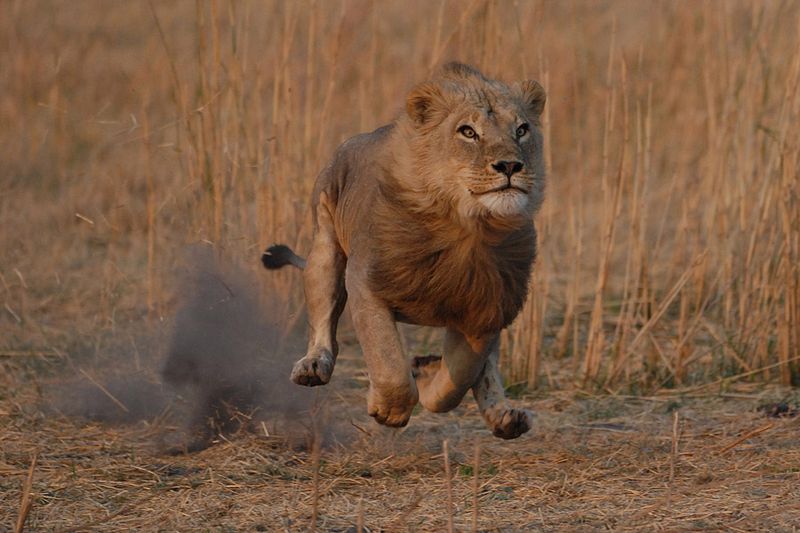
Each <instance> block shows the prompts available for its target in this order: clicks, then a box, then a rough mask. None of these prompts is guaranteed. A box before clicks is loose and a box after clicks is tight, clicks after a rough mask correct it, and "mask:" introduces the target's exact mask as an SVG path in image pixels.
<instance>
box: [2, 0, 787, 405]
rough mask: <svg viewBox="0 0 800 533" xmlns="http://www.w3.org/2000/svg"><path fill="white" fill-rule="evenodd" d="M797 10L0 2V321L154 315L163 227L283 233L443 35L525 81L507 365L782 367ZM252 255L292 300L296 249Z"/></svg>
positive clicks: (629, 4) (239, 241) (164, 246)
mask: <svg viewBox="0 0 800 533" xmlns="http://www.w3.org/2000/svg"><path fill="white" fill-rule="evenodd" d="M799 24H800V10H799V8H798V5H797V4H796V3H793V2H780V1H765V2H738V1H726V2H696V1H688V0H687V1H669V2H638V1H624V2H538V1H533V2H523V1H514V2H511V1H508V2H500V1H493V0H470V1H463V2H462V1H455V0H449V1H444V0H443V1H437V2H427V1H422V0H414V1H404V2H371V1H367V0H350V1H346V2H327V1H325V2H322V1H320V0H307V1H302V2H284V1H281V0H275V1H272V2H255V1H247V0H238V1H237V0H234V1H224V0H208V1H205V0H203V1H200V0H198V1H197V2H194V3H191V2H188V1H183V2H169V3H167V2H157V1H153V2H126V3H113V4H109V3H108V2H102V1H100V0H94V1H80V2H70V3H66V2H55V3H54V2H46V1H41V2H37V1H33V0H31V1H24V2H23V1H8V2H3V3H2V4H0V43H1V44H0V65H2V69H0V124H2V126H3V127H2V130H1V131H0V162H1V163H2V165H0V180H1V181H0V195H2V196H1V197H0V228H2V229H0V239H1V240H2V250H3V254H2V263H0V275H2V277H1V278H0V282H2V284H1V285H2V288H0V291H1V292H2V299H3V306H4V309H1V310H0V331H2V344H3V346H4V347H6V348H8V349H12V348H13V349H18V348H20V347H22V348H26V349H27V348H30V349H54V350H64V349H69V348H70V346H72V345H73V344H74V343H76V342H79V341H77V340H76V339H78V338H80V339H83V340H82V341H80V342H84V343H88V344H91V343H92V342H96V345H99V344H100V343H101V340H102V338H104V336H105V335H107V334H108V333H109V332H116V331H118V330H121V329H124V327H127V328H130V327H136V324H138V323H140V321H141V320H142V319H143V317H145V316H149V317H150V319H151V320H154V319H155V320H157V319H158V318H159V317H164V316H166V315H167V314H168V313H169V311H170V309H171V291H170V289H169V287H170V284H169V280H170V274H169V273H170V271H171V269H172V268H174V265H175V263H176V261H177V258H178V256H179V251H180V249H181V247H182V246H183V245H184V244H185V243H188V242H205V243H208V245H212V246H214V247H215V249H217V250H218V251H219V253H220V254H224V255H227V256H232V257H236V258H241V259H246V260H247V261H254V260H255V259H256V258H257V257H258V254H259V252H260V250H261V249H262V247H263V246H264V245H265V244H268V243H271V242H275V241H284V242H289V243H292V244H294V245H295V246H296V247H297V248H298V249H299V250H301V251H302V250H304V249H306V248H307V243H308V240H309V237H310V220H309V212H308V198H309V193H310V190H311V187H312V185H313V181H314V177H315V175H316V173H317V171H318V170H319V169H320V167H321V166H322V165H323V164H324V163H325V161H326V159H327V158H328V157H329V156H330V155H331V153H332V151H333V149H334V148H335V147H336V146H337V145H338V144H339V143H340V142H341V141H343V140H344V139H346V138H347V137H348V136H351V135H353V134H356V133H358V132H360V131H364V130H369V129H372V128H375V127H377V126H380V125H382V124H384V123H386V122H388V121H390V120H391V119H392V117H394V116H396V115H397V114H398V113H400V112H402V109H403V98H404V94H405V93H406V92H407V91H408V89H409V88H410V87H411V86H412V85H413V84H414V83H415V82H417V81H419V80H421V79H424V78H425V77H426V76H427V75H428V74H429V73H430V72H431V70H432V69H433V68H435V66H436V65H438V64H440V63H441V62H443V61H444V60H447V59H459V60H462V61H465V62H469V63H473V64H475V65H476V66H478V67H479V68H481V69H482V70H484V71H485V72H486V73H487V74H489V75H491V76H496V77H500V78H503V79H506V80H509V81H513V80H516V79H519V78H536V79H538V80H539V81H541V82H542V83H543V84H544V86H545V87H546V88H547V90H548V93H549V101H548V106H547V108H546V114H545V116H544V123H543V127H544V133H545V138H546V151H547V153H546V156H547V161H548V169H549V184H548V198H547V201H546V203H545V205H544V208H543V210H542V212H541V213H540V214H539V215H538V218H537V223H538V227H539V229H540V245H541V246H540V257H539V260H538V264H537V268H536V271H535V275H534V283H533V286H532V290H531V298H530V300H529V303H528V305H527V306H526V307H525V309H524V311H523V312H522V314H521V315H520V317H519V319H518V320H517V322H516V323H515V324H514V325H513V327H511V328H510V329H509V331H508V332H507V333H506V334H505V335H504V337H503V367H504V371H505V373H506V376H507V378H508V380H509V382H510V383H525V384H527V385H528V386H530V387H535V386H538V385H541V384H547V385H548V386H554V387H571V386H579V387H590V388H594V387H600V388H603V389H606V390H610V391H622V390H625V391H632V392H647V391H652V390H655V389H658V388H661V387H684V386H692V385H697V384H704V383H709V382H711V383H717V382H719V383H721V384H724V383H725V380H726V379H733V378H736V379H740V378H745V379H753V380H764V381H779V382H781V383H784V384H790V383H795V384H796V383H797V382H798V380H799V379H800V372H799V371H798V368H800V367H799V366H798V357H800V272H799V271H798V265H799V264H800V242H798V235H799V234H800V232H799V231H798V229H799V228H800V196H799V195H800V185H798V184H799V183H800V179H799V177H798V172H799V171H800V170H799V169H800V166H798V159H799V158H800V135H799V134H798V128H797V126H796V125H797V124H798V123H799V122H800V88H799V87H798V82H799V81H800V36H799V35H800V32H798V29H799V28H800V25H799ZM254 268H255V267H254ZM262 279H264V283H265V284H269V283H274V285H275V287H277V289H278V290H279V291H280V293H281V294H283V295H285V296H286V297H287V299H288V301H289V302H290V305H292V306H293V309H294V310H295V316H297V317H298V319H297V320H301V319H302V315H301V314H300V312H299V310H300V308H301V305H302V302H301V298H300V296H301V292H300V287H299V278H298V276H297V275H296V274H293V273H290V272H281V273H278V274H277V275H275V276H262ZM87 339H88V340H87ZM92 339H95V341H92ZM96 351H97V352H99V350H96Z"/></svg>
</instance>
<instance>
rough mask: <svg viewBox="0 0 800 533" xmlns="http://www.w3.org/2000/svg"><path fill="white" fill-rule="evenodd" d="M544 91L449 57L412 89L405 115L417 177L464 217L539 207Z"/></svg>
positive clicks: (422, 187) (510, 214)
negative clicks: (487, 73)
mask: <svg viewBox="0 0 800 533" xmlns="http://www.w3.org/2000/svg"><path fill="white" fill-rule="evenodd" d="M545 99H546V97H545V92H544V89H543V88H542V86H541V85H539V83H537V82H535V81H523V82H519V83H515V84H513V85H507V84H505V83H502V82H499V81H496V80H491V79H488V78H486V77H485V76H484V75H483V74H481V73H480V72H478V71H477V70H475V69H473V68H472V67H469V66H466V65H463V64H460V63H450V64H447V65H445V66H444V67H443V68H442V69H441V71H440V72H439V73H438V75H436V76H435V77H434V78H433V79H432V80H430V81H427V82H424V83H421V84H420V85H417V86H416V87H415V88H414V89H413V90H412V91H411V93H410V94H409V95H408V98H407V101H406V116H404V117H403V118H401V120H400V121H399V122H400V125H401V130H402V136H403V138H405V139H406V140H407V143H408V144H407V146H408V149H409V151H410V152H411V153H410V154H409V156H410V157H408V158H405V159H406V161H409V164H410V165H411V166H412V168H409V169H408V170H409V172H408V173H404V174H405V175H406V176H412V178H411V179H412V180H416V183H413V184H411V186H412V188H413V189H414V190H416V191H418V192H423V191H424V192H425V193H426V194H428V195H431V197H432V198H436V199H437V200H438V201H440V202H448V203H450V204H451V207H452V208H453V209H454V211H455V212H457V213H458V214H459V215H460V216H461V217H462V218H464V219H473V218H476V217H483V218H486V217H488V218H494V219H508V218H516V217H520V216H528V215H530V214H532V213H535V212H536V210H538V208H539V206H540V205H541V203H542V200H543V193H544V162H543V157H542V144H543V142H542V133H541V129H540V128H541V124H540V116H541V114H542V110H543V109H544V104H545Z"/></svg>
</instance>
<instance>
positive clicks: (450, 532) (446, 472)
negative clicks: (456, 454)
mask: <svg viewBox="0 0 800 533" xmlns="http://www.w3.org/2000/svg"><path fill="white" fill-rule="evenodd" d="M442 452H443V454H444V475H445V477H446V478H447V533H453V479H452V478H451V477H450V454H449V453H448V445H447V439H445V440H444V441H443V442H442Z"/></svg>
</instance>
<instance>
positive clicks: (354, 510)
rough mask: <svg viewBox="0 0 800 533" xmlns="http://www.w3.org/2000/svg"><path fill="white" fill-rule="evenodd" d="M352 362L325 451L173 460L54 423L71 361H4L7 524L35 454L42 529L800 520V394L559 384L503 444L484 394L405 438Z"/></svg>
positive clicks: (121, 431) (233, 443)
mask: <svg viewBox="0 0 800 533" xmlns="http://www.w3.org/2000/svg"><path fill="white" fill-rule="evenodd" d="M346 352H347V353H349V354H351V355H345V356H343V358H342V359H341V360H340V363H339V366H338V367H337V374H336V376H335V380H338V382H339V387H338V388H337V392H336V393H335V394H334V395H332V398H331V399H330V400H329V402H330V406H329V407H330V411H332V412H333V415H331V418H330V420H329V422H328V428H327V430H326V433H328V434H329V437H328V438H327V442H326V444H325V445H324V446H323V447H322V449H321V451H320V452H319V454H318V455H317V454H316V453H314V451H313V450H314V446H311V448H309V447H308V446H307V445H305V444H304V443H302V442H301V443H300V444H299V445H298V444H297V441H296V439H295V444H294V445H293V446H289V445H287V439H286V438H285V437H286V436H285V435H281V434H280V433H279V432H278V434H275V433H269V436H268V435H267V433H266V432H265V431H266V430H265V427H266V426H257V427H256V428H255V430H254V431H251V432H246V433H240V434H238V435H235V436H232V437H230V438H227V439H220V440H219V441H218V442H217V443H216V444H215V445H213V446H211V447H210V448H208V449H206V450H204V451H201V452H198V453H194V454H189V455H177V456H174V455H169V454H166V453H164V448H163V438H162V437H163V435H164V434H165V433H169V432H170V431H173V430H174V427H172V426H170V422H167V421H165V420H164V419H163V418H162V419H158V418H156V419H151V420H147V421H142V422H139V423H135V424H129V425H103V424H99V423H96V422H88V421H81V420H76V419H71V418H67V417H64V416H45V414H44V413H45V411H44V410H43V409H42V406H41V401H40V399H41V394H42V391H41V388H42V386H43V385H42V383H41V382H40V380H39V379H38V378H37V373H42V370H41V369H42V368H45V369H46V367H47V365H49V364H55V363H49V362H48V361H47V360H44V359H42V358H41V357H19V356H17V357H6V358H4V360H3V361H2V364H3V367H4V372H3V375H4V377H3V378H2V380H3V390H4V392H3V393H2V395H1V396H2V400H0V416H2V418H0V420H2V427H3V429H2V432H0V531H13V530H14V526H15V523H16V521H17V520H18V517H19V514H20V508H21V494H22V493H23V492H25V490H24V487H25V484H26V480H27V479H28V477H29V475H30V472H31V471H30V466H31V460H32V458H33V457H34V456H35V457H36V464H35V467H34V469H33V471H32V478H31V485H30V487H31V488H30V498H29V499H28V505H29V508H30V510H29V514H28V516H27V522H26V526H25V530H26V531H126V530H137V531H308V530H312V529H313V527H312V518H313V516H314V515H315V514H316V530H318V531H358V530H359V528H360V527H361V528H363V529H362V530H363V531H445V530H447V528H448V527H449V526H448V522H449V520H452V528H453V530H456V531H473V530H475V529H477V530H479V531H594V530H614V531H654V530H658V531H661V530H664V531H693V530H694V531H700V530H720V531H773V532H774V531H787V532H788V531H797V529H798V525H799V524H800V438H798V437H799V436H800V431H799V430H800V417H797V416H794V415H796V414H797V411H796V408H797V401H798V394H797V391H794V392H792V391H789V390H786V389H778V388H764V387H762V386H755V385H747V384H741V385H739V386H736V387H732V386H731V387H725V388H722V389H721V388H719V387H716V388H715V389H714V390H710V389H705V390H699V391H696V392H694V393H692V394H688V393H687V394H684V395H679V394H674V393H673V394H671V395H664V396H653V397H638V398H634V397H620V396H595V397H592V396H587V395H582V394H579V395H576V394H575V393H566V392H558V391H543V392H541V393H538V394H535V395H528V396H525V397H522V398H517V399H515V400H514V401H515V402H517V403H518V404H521V405H525V406H527V407H529V408H531V409H532V410H534V411H535V413H536V424H535V428H534V430H533V431H532V432H531V433H529V434H527V435H524V436H523V437H522V438H520V439H517V440H512V441H501V440H498V439H495V438H493V437H492V436H491V435H490V433H489V432H488V431H487V430H486V429H485V428H484V426H483V423H482V421H481V419H480V416H479V415H478V413H477V411H476V407H475V404H474V401H473V400H472V399H471V398H468V399H467V400H465V402H464V404H463V405H462V406H461V407H459V408H458V409H457V410H456V411H454V412H452V413H448V414H444V415H435V414H430V413H424V412H420V413H418V414H416V415H415V416H414V417H413V418H412V421H411V423H410V424H409V426H408V427H406V428H404V429H401V430H390V429H386V428H382V427H379V426H378V425H377V424H375V423H373V422H372V421H371V420H370V419H369V418H368V417H367V416H366V414H365V409H364V388H363V387H364V375H363V374H364V369H363V363H362V362H361V361H360V358H359V357H357V356H356V355H354V354H352V352H353V350H352V347H351V348H350V350H347V351H346ZM34 359H35V360H34ZM765 409H766V410H765ZM781 410H788V412H786V413H784V414H783V416H778V417H775V416H770V415H771V414H775V411H781ZM676 413H677V415H676ZM676 416H677V418H676ZM676 420H677V425H675V422H676ZM262 429H263V430H262ZM445 440H447V447H448V453H447V457H448V459H449V470H450V474H451V480H452V481H451V483H450V485H449V487H448V482H447V473H446V470H445V459H444V454H443V441H445ZM476 450H477V454H478V465H477V468H476V463H475V455H476ZM476 473H477V476H476ZM448 490H450V491H451V492H452V503H451V504H448ZM476 503H477V507H476Z"/></svg>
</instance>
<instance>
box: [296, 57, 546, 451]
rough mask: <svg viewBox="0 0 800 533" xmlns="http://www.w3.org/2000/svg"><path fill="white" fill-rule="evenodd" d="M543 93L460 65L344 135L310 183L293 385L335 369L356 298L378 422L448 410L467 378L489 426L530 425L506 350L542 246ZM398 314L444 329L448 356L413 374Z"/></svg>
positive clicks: (508, 431) (502, 432) (511, 433)
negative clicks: (517, 404) (374, 121)
mask: <svg viewBox="0 0 800 533" xmlns="http://www.w3.org/2000/svg"><path fill="white" fill-rule="evenodd" d="M544 102H545V94H544V91H543V90H542V88H541V86H540V85H539V84H538V83H536V82H533V81H526V82H521V83H518V84H514V85H506V84H504V83H501V82H498V81H495V80H490V79H488V78H486V77H484V76H483V75H482V74H481V73H480V72H478V71H477V70H475V69H473V68H472V67H468V66H466V65H462V64H458V63H452V64H449V65H446V66H445V67H444V68H443V69H441V70H440V72H439V73H438V75H437V76H435V77H434V78H433V79H431V80H430V81H428V82H424V83H422V84H420V85H418V86H417V87H415V88H414V89H413V90H412V91H411V93H410V94H409V96H408V98H407V101H406V114H405V115H403V116H401V117H399V118H398V119H397V120H396V121H395V122H393V123H392V124H390V125H388V126H384V127H382V128H380V129H378V130H375V131H374V132H372V133H369V134H363V135H359V136H356V137H353V138H352V139H350V140H348V141H347V142H345V143H344V144H343V145H342V146H341V147H339V149H338V150H337V151H336V154H335V155H334V158H333V160H332V161H331V163H330V164H329V165H328V166H327V167H326V168H325V169H324V170H323V171H322V172H321V173H320V175H319V177H318V178H317V182H316V185H315V189H314V193H313V210H314V224H315V234H314V240H313V243H312V247H311V251H310V254H309V257H308V262H307V266H306V269H305V271H304V281H305V294H306V302H307V305H308V311H309V323H310V327H311V334H310V336H309V345H308V352H307V353H306V355H305V357H303V358H302V359H301V360H299V361H298V362H297V364H296V365H295V368H294V370H293V372H292V379H293V380H294V381H295V382H296V383H299V384H303V385H320V384H325V383H327V382H328V380H329V379H330V377H331V373H332V372H333V367H334V365H335V361H336V355H337V351H338V347H337V344H336V324H337V321H338V318H339V315H340V313H341V311H342V309H343V307H344V303H345V301H346V300H347V299H348V297H349V298H350V300H351V304H352V305H351V312H352V315H353V322H354V325H355V328H356V334H357V336H358V338H359V342H360V343H361V345H362V348H363V351H364V356H365V358H366V360H367V367H368V370H369V374H370V391H369V394H368V411H369V413H370V415H372V416H374V417H375V419H376V420H377V421H378V422H381V423H383V424H387V425H391V426H402V425H405V424H406V423H407V422H408V418H409V417H410V415H411V410H412V409H413V407H414V405H415V404H416V403H417V401H420V402H422V404H423V405H424V406H425V407H426V408H427V409H429V410H432V411H445V410H449V409H452V408H453V407H455V406H456V405H458V403H459V402H460V401H461V398H462V397H463V395H464V394H465V392H466V391H468V390H469V389H470V388H472V389H473V393H474V394H475V397H476V400H477V401H478V405H479V408H480V409H481V412H482V413H483V415H484V419H485V420H486V422H487V424H488V425H489V426H490V428H491V429H492V431H493V433H494V434H496V435H498V436H501V437H503V438H514V437H517V436H519V435H520V434H521V433H524V432H525V431H527V430H528V429H529V427H530V415H529V414H528V413H527V412H526V411H522V410H518V409H512V408H511V407H510V406H509V404H508V402H507V401H506V399H505V396H504V393H503V388H502V380H501V379H500V377H499V374H498V372H497V350H498V345H499V342H498V338H499V334H500V331H501V330H502V329H503V328H505V327H506V326H508V325H509V324H510V323H511V322H512V321H513V320H514V318H515V317H516V316H517V314H518V313H519V311H520V309H521V308H522V306H523V304H524V302H525V298H526V295H527V292H528V283H529V279H530V273H531V268H532V265H533V261H534V259H535V256H536V230H535V227H534V224H533V215H534V214H535V213H536V211H537V210H538V208H539V206H540V205H541V203H542V200H543V194H544V164H543V161H542V135H541V132H540V124H539V117H540V115H541V112H542V109H543V107H544ZM395 320H399V321H405V322H411V323H415V324H420V325H427V326H444V327H446V328H447V334H446V342H445V347H444V351H443V354H442V358H441V360H438V359H435V358H434V359H425V361H422V360H420V361H418V362H417V363H416V364H415V365H414V368H415V370H414V373H413V374H412V369H411V364H409V361H408V360H407V359H406V357H405V354H403V352H402V344H401V343H400V341H399V338H398V336H397V331H396V328H395V325H394V321H395Z"/></svg>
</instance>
